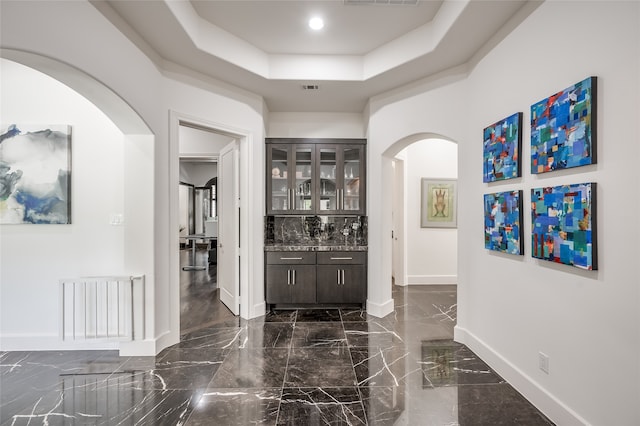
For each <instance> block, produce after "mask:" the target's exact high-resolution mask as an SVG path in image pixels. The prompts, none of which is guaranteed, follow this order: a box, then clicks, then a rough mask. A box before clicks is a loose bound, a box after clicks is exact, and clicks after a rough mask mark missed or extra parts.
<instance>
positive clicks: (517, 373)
mask: <svg viewBox="0 0 640 426" xmlns="http://www.w3.org/2000/svg"><path fill="white" fill-rule="evenodd" d="M453 336H454V337H453V338H454V340H455V341H456V342H460V343H463V344H465V345H467V346H468V347H469V348H470V349H471V350H472V351H473V352H475V353H476V354H477V355H478V356H479V357H480V358H481V359H482V360H483V361H485V362H486V363H487V364H488V365H489V366H490V367H491V368H493V369H494V370H495V371H497V372H498V374H500V375H501V376H502V377H503V378H504V379H505V380H506V381H507V382H509V384H510V385H511V386H513V387H514V388H515V389H516V390H517V391H518V392H520V393H521V394H522V395H524V396H525V398H527V399H528V400H529V401H531V403H532V404H533V405H535V406H536V407H537V408H538V409H539V410H540V411H542V412H543V413H544V414H545V415H546V416H547V417H549V419H551V421H553V422H554V423H556V424H558V425H567V426H573V425H576V426H585V425H589V423H588V422H587V421H586V420H585V419H583V418H582V417H581V416H580V415H579V414H578V413H576V412H575V411H573V410H572V409H571V408H569V407H568V406H567V405H565V404H564V403H563V402H562V401H560V400H559V399H558V398H557V397H555V396H554V395H553V394H551V393H550V392H549V391H547V390H546V389H544V388H543V387H542V386H541V385H540V384H539V383H538V382H536V381H535V380H533V379H532V378H531V377H529V376H528V375H527V374H525V373H524V372H523V371H522V370H520V369H519V368H518V367H517V366H515V365H514V364H512V363H511V362H510V361H509V360H507V359H505V358H504V357H503V356H502V355H500V354H499V353H498V352H496V351H495V350H494V349H493V348H492V347H490V346H489V345H487V344H486V343H485V342H483V341H482V340H481V339H479V338H478V337H476V336H475V335H473V333H471V332H469V331H468V330H466V329H464V328H462V327H458V326H456V327H455V328H454V331H453Z"/></svg>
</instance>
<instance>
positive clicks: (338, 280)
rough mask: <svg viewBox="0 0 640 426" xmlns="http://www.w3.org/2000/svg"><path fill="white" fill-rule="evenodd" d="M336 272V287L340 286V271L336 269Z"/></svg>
mask: <svg viewBox="0 0 640 426" xmlns="http://www.w3.org/2000/svg"><path fill="white" fill-rule="evenodd" d="M337 272H338V278H337V281H336V283H337V284H338V285H340V269H338V270H337Z"/></svg>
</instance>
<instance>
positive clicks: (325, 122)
mask: <svg viewBox="0 0 640 426" xmlns="http://www.w3.org/2000/svg"><path fill="white" fill-rule="evenodd" d="M267 137H268V138H364V137H366V128H365V124H364V118H363V116H362V114H353V113H305V112H271V113H269V120H268V124H267Z"/></svg>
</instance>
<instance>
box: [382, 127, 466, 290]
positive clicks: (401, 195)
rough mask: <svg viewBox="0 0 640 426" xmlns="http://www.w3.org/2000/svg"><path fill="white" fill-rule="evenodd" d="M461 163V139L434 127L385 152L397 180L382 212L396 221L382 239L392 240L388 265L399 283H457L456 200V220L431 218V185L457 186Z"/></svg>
mask: <svg viewBox="0 0 640 426" xmlns="http://www.w3.org/2000/svg"><path fill="white" fill-rule="evenodd" d="M457 164H458V153H457V143H456V142H455V141H453V140H452V139H450V138H448V137H446V136H443V135H439V134H433V133H418V134H414V135H411V136H408V137H406V138H403V139H401V140H399V141H397V142H396V143H394V144H392V145H391V146H390V147H389V148H388V149H387V150H386V151H385V152H384V153H383V170H384V171H385V175H386V176H388V178H389V179H390V182H392V183H391V184H390V185H387V186H386V187H385V194H384V195H383V197H384V199H388V200H392V202H391V203H387V204H385V205H384V209H385V210H386V211H385V212H383V214H384V217H388V218H389V221H390V223H391V224H392V226H391V233H392V238H391V239H384V240H383V244H385V245H388V246H387V247H383V250H384V253H389V256H385V258H386V259H388V264H387V265H385V268H388V269H387V270H389V271H390V273H391V276H392V282H393V283H394V284H395V285H396V286H407V285H452V284H457V229H456V221H455V217H456V214H457V212H456V211H455V205H452V206H450V208H451V219H453V220H452V221H449V220H448V219H447V220H443V222H439V223H433V222H430V221H428V220H426V219H427V218H428V209H429V197H428V194H427V187H428V185H431V184H447V188H448V187H452V188H455V187H456V185H455V183H456V179H457ZM450 185H453V186H450ZM453 195H455V196H457V194H453ZM431 207H433V206H431ZM445 219H446V218H445Z"/></svg>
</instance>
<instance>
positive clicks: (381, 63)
mask: <svg viewBox="0 0 640 426" xmlns="http://www.w3.org/2000/svg"><path fill="white" fill-rule="evenodd" d="M164 3H165V5H166V6H167V8H168V9H169V11H170V12H171V14H172V15H173V16H174V18H175V19H176V21H177V23H178V24H179V25H180V27H181V28H182V30H183V31H184V33H185V34H186V35H187V36H188V37H189V39H190V40H191V42H192V43H193V45H194V46H195V47H196V48H197V49H198V50H200V51H202V52H204V53H207V54H209V55H212V56H215V57H217V58H219V59H222V60H224V61H226V62H229V63H231V64H233V65H236V66H238V67H241V68H243V69H245V70H247V71H250V72H252V73H254V74H256V75H258V76H260V77H263V78H266V79H270V80H307V79H312V80H326V81H331V80H340V81H364V80H367V79H369V78H372V77H375V76H377V75H380V74H382V73H384V72H387V71H389V70H391V69H393V68H396V67H398V66H401V65H402V64H404V63H407V62H409V61H412V60H414V59H416V58H419V57H422V56H425V55H428V54H430V53H432V52H433V51H435V50H436V49H437V48H438V45H439V43H440V41H441V40H442V39H443V38H444V37H445V36H446V34H447V33H448V32H449V31H450V29H451V28H452V27H453V26H454V25H455V22H456V20H457V19H458V18H459V17H460V15H461V14H462V13H463V12H464V10H465V9H466V8H467V7H469V5H470V3H472V1H471V0H460V1H449V2H444V3H442V5H441V6H440V8H439V9H438V11H437V13H436V15H435V17H434V19H433V20H432V21H430V22H428V23H426V24H423V25H421V26H419V27H417V28H415V29H413V30H411V31H409V32H408V33H406V34H403V35H401V36H399V37H397V38H395V39H393V40H391V41H389V42H386V43H384V44H383V45H381V46H379V47H377V48H375V49H373V50H371V51H370V52H368V53H366V54H364V55H330V54H323V55H312V54H269V53H267V52H265V51H264V50H262V49H260V48H258V47H256V46H254V45H253V44H251V43H248V42H247V41H245V40H243V39H241V38H240V37H238V36H236V35H234V34H232V33H230V32H228V31H226V30H224V29H222V28H220V27H219V26H216V25H214V24H212V23H211V22H209V21H207V20H205V19H203V18H202V17H201V16H200V15H199V14H198V12H197V11H196V9H195V8H194V6H193V5H192V4H191V3H190V2H176V1H171V0H164Z"/></svg>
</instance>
